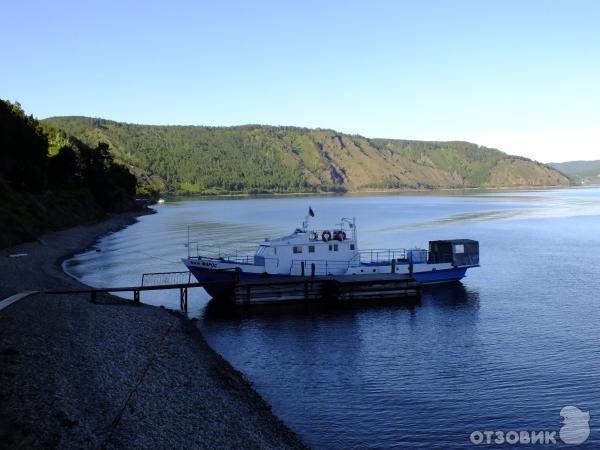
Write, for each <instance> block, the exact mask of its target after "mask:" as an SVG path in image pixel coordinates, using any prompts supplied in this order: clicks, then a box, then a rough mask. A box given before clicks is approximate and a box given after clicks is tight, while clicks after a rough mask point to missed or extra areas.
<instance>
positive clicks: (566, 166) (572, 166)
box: [548, 160, 600, 184]
mask: <svg viewBox="0 0 600 450" xmlns="http://www.w3.org/2000/svg"><path fill="white" fill-rule="evenodd" d="M548 165H549V166H551V167H553V168H555V169H557V170H560V171H561V172H562V173H564V174H565V175H568V176H569V177H571V178H572V179H573V181H575V182H576V183H580V184H600V161H597V160H596V161H567V162H562V163H550V164H548Z"/></svg>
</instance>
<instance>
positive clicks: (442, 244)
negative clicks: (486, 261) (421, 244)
mask: <svg viewBox="0 0 600 450" xmlns="http://www.w3.org/2000/svg"><path fill="white" fill-rule="evenodd" d="M429 263H452V264H454V265H455V266H471V265H477V264H479V242H478V241H474V240H473V239H449V240H443V241H429Z"/></svg>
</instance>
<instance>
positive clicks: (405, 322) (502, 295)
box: [65, 188, 600, 449]
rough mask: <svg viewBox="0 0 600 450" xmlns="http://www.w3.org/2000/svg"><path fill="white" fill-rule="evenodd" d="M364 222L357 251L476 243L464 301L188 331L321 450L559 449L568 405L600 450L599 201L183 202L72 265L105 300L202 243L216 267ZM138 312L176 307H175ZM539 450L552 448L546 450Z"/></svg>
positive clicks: (460, 288)
mask: <svg viewBox="0 0 600 450" xmlns="http://www.w3.org/2000/svg"><path fill="white" fill-rule="evenodd" d="M309 205H310V206H311V207H312V209H313V210H314V212H315V213H316V217H315V218H314V219H313V222H314V225H315V226H316V227H319V228H321V227H323V228H324V227H327V226H329V227H331V226H332V224H335V223H338V222H339V219H340V218H341V217H353V216H354V217H356V221H357V229H358V240H359V246H360V248H362V249H365V248H369V247H376V248H388V247H413V246H419V247H427V242H428V241H429V240H437V239H453V238H471V239H476V240H479V241H480V252H481V267H480V268H475V269H470V270H469V271H468V276H467V278H465V279H464V280H463V282H462V283H460V284H457V285H451V286H448V287H444V286H436V287H430V288H424V289H423V297H422V300H421V302H420V303H419V304H417V305H411V306H408V305H402V304H398V305H386V306H381V305H380V306H369V307H352V308H343V309H338V310H324V311H307V310H304V309H302V308H300V309H299V310H296V311H289V310H288V309H285V310H281V311H279V312H277V311H275V312H269V313H258V312H256V313H244V314H237V315H234V316H232V317H228V316H225V317H224V316H221V315H218V314H212V313H211V309H210V308H208V309H207V308H206V305H207V303H208V297H207V295H206V294H203V293H202V292H201V291H200V290H195V291H197V292H194V293H192V294H191V295H190V315H195V316H198V317H199V321H198V326H199V327H200V328H201V330H202V332H203V334H204V335H205V336H206V339H207V341H208V342H209V344H210V345H211V346H212V347H213V348H214V349H215V350H216V351H217V352H219V353H220V354H221V355H222V356H223V357H224V358H225V359H227V360H228V361H229V362H230V363H231V364H232V365H233V366H234V367H236V368H237V369H238V370H240V371H241V372H242V373H244V375H245V376H246V377H247V379H248V380H249V381H251V382H252V384H253V385H254V386H255V388H256V390H257V391H258V392H259V393H260V394H261V395H262V396H263V397H264V398H265V399H266V400H267V401H268V402H269V403H270V404H271V405H272V406H273V411H274V412H275V414H277V415H278V416H279V417H280V418H281V419H282V420H283V421H284V422H285V423H286V424H288V425H289V426H290V427H291V428H292V429H293V430H294V431H296V432H297V433H299V435H300V436H301V437H302V438H303V439H304V441H305V442H307V443H308V444H309V445H311V446H313V447H316V448H339V449H341V448H432V447H443V448H467V447H470V446H472V444H471V442H470V440H469V436H470V435H471V433H472V432H473V431H486V430H494V431H495V430H504V431H510V430H517V431H519V430H528V431H544V430H546V431H556V439H557V441H558V442H560V440H559V437H558V436H559V433H558V430H559V429H560V427H561V417H560V410H561V408H562V407H564V406H567V405H573V406H577V407H578V408H580V409H581V410H583V411H591V413H590V414H591V422H590V425H591V427H592V431H591V435H590V438H589V439H588V440H587V442H585V443H584V444H582V445H581V446H579V447H578V448H600V431H599V430H598V426H597V420H596V419H595V414H597V413H600V392H599V387H598V386H599V384H598V383H599V381H598V380H599V379H600V345H599V344H600V339H599V335H600V334H599V331H598V330H599V327H600V300H599V295H598V293H599V292H600V270H599V268H600V189H592V188H590V189H564V190H543V191H519V192H488V193H485V192H472V193H446V194H428V195H420V194H419V195H417V194H411V195H409V194H406V195H372V196H306V197H301V196H300V197H278V198H248V199H234V198H232V199H214V200H181V201H173V202H167V203H165V204H164V205H159V206H156V207H155V209H156V210H157V211H158V213H157V214H154V215H149V216H143V217H141V218H140V220H139V222H138V223H136V224H135V225H132V226H130V227H128V228H126V229H124V230H121V231H119V232H116V233H114V234H110V235H107V236H105V237H103V238H102V239H101V240H100V242H99V244H98V249H99V250H100V251H95V250H91V251H87V252H85V253H82V254H80V255H76V256H75V258H74V259H73V260H71V261H69V262H67V263H66V264H65V266H66V268H67V270H68V271H69V272H70V273H71V274H73V275H74V276H76V277H78V278H79V279H81V280H82V281H83V282H84V283H87V284H90V285H93V286H115V285H132V284H137V283H139V282H140V280H141V274H142V273H143V272H162V271H182V270H185V266H184V265H183V264H182V263H181V262H180V258H182V257H185V256H186V254H187V251H186V248H185V247H184V244H185V242H186V239H187V233H188V225H189V233H190V235H191V236H192V237H193V238H201V240H202V243H203V245H205V246H206V247H207V249H206V250H207V251H219V249H221V251H225V249H233V248H237V249H239V250H240V253H243V252H245V251H246V252H251V251H252V250H253V249H254V248H255V246H256V244H257V243H258V242H259V241H260V240H262V239H264V238H265V237H275V236H278V235H282V234H287V233H289V232H291V231H293V230H294V229H295V228H296V227H298V226H300V224H301V222H302V220H303V219H304V216H305V215H306V212H307V210H308V207H309ZM142 301H144V302H147V303H152V304H157V305H158V304H162V305H165V306H167V307H171V308H178V307H179V298H178V293H173V294H172V295H169V294H165V293H159V294H157V293H154V294H149V293H145V292H144V293H142ZM537 447H539V445H537Z"/></svg>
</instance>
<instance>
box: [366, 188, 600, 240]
mask: <svg viewBox="0 0 600 450" xmlns="http://www.w3.org/2000/svg"><path fill="white" fill-rule="evenodd" d="M481 197H485V198H489V197H486V196H481ZM494 201H498V202H499V203H503V202H504V203H515V202H521V203H525V202H527V203H531V205H527V206H526V207H525V206H524V207H520V208H514V209H499V210H492V211H476V212H469V213H461V214H453V215H451V216H447V217H442V218H435V219H432V220H427V221H423V222H413V223H406V224H400V225H397V226H393V227H386V228H379V229H376V230H374V231H376V232H383V233H386V232H392V231H398V230H415V229H420V228H424V227H438V226H443V225H449V224H453V223H460V222H481V221H486V220H501V219H512V218H525V217H533V218H535V217H564V216H579V215H596V214H600V201H599V200H595V199H583V198H577V199H575V198H571V197H566V198H547V197H535V196H523V197H521V196H505V197H499V196H495V197H494Z"/></svg>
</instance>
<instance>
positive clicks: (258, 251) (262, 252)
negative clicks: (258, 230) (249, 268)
mask: <svg viewBox="0 0 600 450" xmlns="http://www.w3.org/2000/svg"><path fill="white" fill-rule="evenodd" d="M266 250H267V246H266V245H261V246H260V247H258V250H257V251H256V255H257V256H261V255H264V254H265V251H266Z"/></svg>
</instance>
